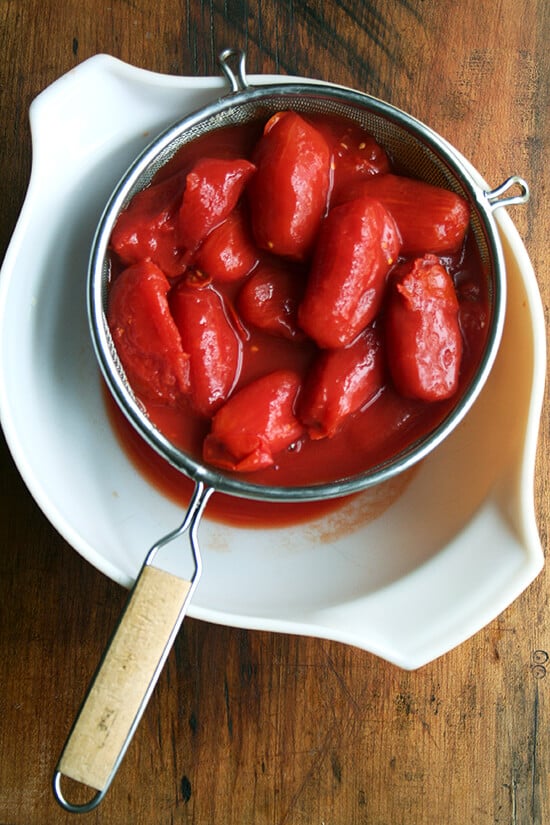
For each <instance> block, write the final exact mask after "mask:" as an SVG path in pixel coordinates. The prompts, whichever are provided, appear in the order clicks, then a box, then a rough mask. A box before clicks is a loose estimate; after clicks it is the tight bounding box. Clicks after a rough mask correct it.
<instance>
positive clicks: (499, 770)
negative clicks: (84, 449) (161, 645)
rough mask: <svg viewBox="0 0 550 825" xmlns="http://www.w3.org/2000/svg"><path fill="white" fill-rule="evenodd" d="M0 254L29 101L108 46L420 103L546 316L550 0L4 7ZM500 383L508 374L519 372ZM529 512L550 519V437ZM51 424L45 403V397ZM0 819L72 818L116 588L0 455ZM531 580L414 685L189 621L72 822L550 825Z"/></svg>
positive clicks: (352, 663) (389, 669)
mask: <svg viewBox="0 0 550 825" xmlns="http://www.w3.org/2000/svg"><path fill="white" fill-rule="evenodd" d="M0 6H1V13H0V17H1V22H0V53H1V54H2V60H1V63H0V112H1V116H2V120H1V124H0V135H1V138H0V147H1V149H0V204H1V214H2V220H1V223H0V252H1V253H2V255H3V253H4V251H5V249H6V247H7V245H8V243H9V240H10V236H11V233H12V231H13V228H14V226H15V223H16V220H17V217H18V213H19V210H20V208H21V205H22V202H23V198H24V195H25V191H26V186H27V182H28V178H29V174H30V166H31V146H30V134H29V125H28V117H27V113H28V107H29V104H30V102H31V100H32V99H33V98H34V97H35V96H36V95H37V94H38V93H39V92H40V91H42V90H43V89H44V88H45V87H46V86H48V85H49V84H50V83H51V82H52V81H53V80H55V79H56V78H57V77H58V76H60V75H62V74H64V73H65V72H67V71H68V70H70V69H71V68H72V67H74V66H76V65H77V64H78V63H80V62H81V61H82V60H85V59H86V58H88V57H90V56H91V55H94V54H96V53H99V52H105V53H109V54H112V55H114V56H116V57H119V58H121V59H122V60H124V61H127V62H129V63H132V64H135V65H137V66H140V67H144V68H147V69H151V70H153V71H156V72H163V73H169V74H184V75H211V74H217V73H218V69H217V65H216V56H217V54H218V53H219V51H221V49H222V48H224V47H226V46H228V45H231V46H241V47H243V48H244V49H245V50H246V51H247V54H248V67H249V70H250V71H252V72H262V71H265V72H282V73H287V74H298V75H306V76H311V77H317V78H322V79H326V80H331V81H335V82H338V83H342V84H346V85H349V86H353V87H356V88H359V89H363V90H366V91H369V92H371V93H373V94H374V95H376V96H378V97H382V98H384V99H387V100H389V101H390V102H392V103H394V104H395V105H397V106H399V107H401V108H403V109H405V110H406V111H409V112H411V113H414V114H415V115H416V116H417V117H419V118H420V119H421V120H423V121H425V122H426V123H428V124H429V125H430V126H432V127H433V128H434V129H435V130H436V131H438V132H440V133H441V134H442V135H444V136H445V137H446V138H447V139H449V140H450V141H451V142H452V143H454V145H455V146H456V147H457V148H458V149H459V150H461V151H462V152H463V153H464V154H465V155H466V156H467V157H468V158H469V159H470V160H471V161H472V162H473V164H474V165H475V166H476V167H477V168H478V169H479V170H480V172H481V173H482V174H483V176H484V177H485V179H486V180H488V181H489V182H490V183H491V184H492V185H497V184H498V183H500V182H501V181H502V180H504V178H505V177H507V176H508V174H510V173H512V172H514V173H518V174H521V175H522V176H524V177H525V178H526V179H527V180H528V181H529V182H530V183H531V186H532V197H531V201H530V203H529V205H528V206H527V207H519V208H515V209H514V211H513V218H514V221H515V223H516V226H517V227H518V229H519V231H520V233H521V236H522V238H523V240H524V242H525V244H526V247H527V249H528V252H529V255H530V257H531V260H532V262H533V265H534V268H535V271H536V273H537V277H538V281H539V285H540V290H541V294H542V298H543V303H544V307H545V312H546V317H548V308H549V302H550V270H549V266H548V227H549V219H550V207H549V200H548V183H549V178H548V174H547V169H548V156H549V154H548V152H549V144H548V135H549V119H548V111H549V108H550V98H549V77H550V57H549V50H548V41H549V38H550V5H549V4H548V3H547V2H546V0H500V2H496V0H495V2H487V3H482V2H479V0H461V2H456V0H452V2H451V0H440V2H422V0H406V1H405V0H403V2H391V0H390V2H387V0H372V2H366V1H364V0H338V2H332V0H304V2H303V3H299V2H294V1H293V0H264V1H263V2H257V3H256V2H254V1H253V0H250V2H243V0H224V1H223V2H222V1H221V0H209V2H202V1H201V0H193V2H187V3H183V2H181V3H178V2H176V0H164V2H161V3H151V2H148V0H131V2H130V0H111V2H109V3H107V2H106V3H100V2H98V1H97V0H79V2H76V0H65V2H64V3H60V2H59V0H2V3H1V4H0ZM511 382H512V386H513V376H511ZM548 409H549V408H548V404H547V403H546V406H545V410H544V415H543V420H542V425H541V432H540V438H539V449H538V460H537V467H536V479H535V491H534V495H535V506H536V515H537V520H538V526H539V530H540V535H541V538H542V542H543V545H544V546H545V548H547V547H548V535H549V526H550V518H549V517H550V508H549V506H548V505H549V477H550V458H549V456H550V442H549V436H550V430H549V417H548ZM36 412H37V415H39V414H40V400H39V399H37V400H36ZM1 449H2V453H1V461H2V475H1V484H2V494H1V499H0V501H1V506H2V519H1V521H0V529H1V544H0V546H1V548H2V549H1V560H0V616H1V622H0V656H1V664H0V825H55V823H65V822H69V821H70V820H71V819H74V816H73V815H71V814H67V813H65V812H63V811H61V810H60V809H59V807H58V806H57V805H56V803H55V801H54V799H53V795H52V791H51V785H50V783H51V775H52V771H53V768H54V766H55V764H56V761H57V758H58V755H59V752H60V749H61V747H62V745H63V742H64V740H65V737H66V734H67V731H68V728H69V726H70V723H71V721H72V718H73V715H74V713H75V711H76V708H77V706H78V704H79V702H80V699H81V697H82V695H83V691H84V689H85V687H86V686H87V683H88V680H89V678H90V675H91V673H92V671H93V669H94V668H95V665H96V663H97V661H98V659H99V657H100V654H101V652H102V650H103V647H104V644H105V642H106V640H107V638H108V636H109V634H110V632H111V630H112V628H113V625H114V623H115V621H116V618H117V616H118V614H119V612H120V609H121V607H122V605H123V602H124V599H125V596H126V593H125V592H124V591H123V589H122V588H121V587H120V586H118V585H116V584H114V583H113V582H111V581H110V580H108V579H107V578H105V577H104V576H103V575H101V574H100V573H99V572H97V571H96V570H95V569H93V568H92V567H91V566H90V565H89V564H88V563H87V562H85V561H84V560H82V559H81V558H80V556H78V554H77V553H76V552H75V551H74V550H73V549H72V548H71V547H70V546H68V545H67V544H66V543H65V542H64V541H63V540H62V539H61V538H60V537H59V535H58V534H57V533H56V531H55V530H54V528H53V527H52V526H51V525H50V524H49V523H48V521H47V520H46V519H45V517H44V516H43V514H42V513H41V512H40V510H39V509H38V507H37V505H36V504H35V502H34V501H33V499H32V498H31V496H30V495H29V493H28V491H27V489H26V488H25V486H24V484H23V482H22V481H21V479H20V477H19V474H18V472H17V470H16V469H15V467H14V464H13V462H12V459H11V457H10V455H9V452H8V450H7V448H6V446H5V444H4V443H3V444H2V448H1ZM548 593H549V580H548V573H547V572H546V571H543V573H542V574H541V575H540V576H539V577H538V578H537V579H536V580H535V582H534V583H533V584H532V585H531V586H530V587H529V588H528V589H527V590H526V591H525V592H524V593H523V594H522V595H521V596H520V597H519V598H518V599H517V601H516V602H515V603H514V604H513V605H512V606H510V607H509V608H508V609H507V610H506V611H505V612H504V613H503V614H502V615H501V616H500V617H499V618H498V619H496V620H495V621H493V622H492V623H491V624H490V625H489V626H488V627H486V628H485V629H484V630H482V631H481V632H479V633H477V635H476V636H475V637H474V638H472V639H470V640H469V641H467V642H465V643H464V644H462V645H461V646H460V647H459V648H458V649H455V650H453V651H451V652H450V653H448V654H446V655H444V656H442V657H441V658H439V659H438V660H436V661H434V662H433V663H431V664H429V665H426V666H424V667H422V668H421V669H419V670H418V671H415V672H406V671H405V672H404V671H401V670H399V669H398V668H396V667H395V666H392V665H390V664H388V663H386V662H384V661H381V660H380V659H377V658H376V657H374V656H373V655H370V654H368V653H365V652H363V651H360V650H357V649H353V648H350V647H346V646H344V645H342V644H339V643H335V642H328V641H322V640H317V639H309V638H294V637H290V636H285V635H280V634H269V633H264V632H252V631H244V630H236V629H232V628H227V627H218V626H214V625H209V624H207V623H204V622H199V621H196V620H192V619H189V620H187V621H186V622H185V623H184V627H183V629H182V631H181V633H180V634H179V637H178V639H177V642H176V645H175V649H174V650H173V651H172V654H171V655H170V658H169V661H168V664H167V667H166V669H165V671H164V672H163V674H162V675H161V678H160V681H159V684H158V686H157V689H156V691H155V693H154V695H153V697H152V699H151V702H150V704H149V706H148V708H147V711H146V713H145V717H144V719H143V721H142V724H141V726H140V727H139V729H138V732H137V734H136V736H135V739H134V741H133V742H132V745H131V746H130V749H129V751H128V753H127V755H126V758H125V760H124V762H123V764H122V766H121V768H120V770H119V773H118V776H117V778H116V779H115V782H114V784H113V786H112V788H111V790H110V791H109V793H108V795H107V797H106V799H105V800H104V802H103V803H102V805H101V806H100V808H98V809H97V810H96V811H94V812H92V813H89V814H87V815H85V817H84V819H85V821H89V822H101V823H109V825H110V824H111V823H113V825H117V824H118V823H121V824H124V825H130V824H132V825H153V823H154V825H169V823H194V825H215V823H224V825H231V824H232V823H234V824H235V825H236V823H239V825H243V824H244V825H252V823H254V825H267V823H279V824H280V825H283V823H284V824H285V825H322V824H323V823H325V825H351V824H352V823H365V824H366V823H368V824H369V825H421V824H423V823H430V824H431V823H437V825H442V824H443V823H445V825H466V824H467V823H472V825H489V823H491V824H492V823H501V824H502V825H528V824H529V825H535V823H537V825H540V824H542V823H548V822H550V783H549V772H550V740H549V723H550V696H549V690H550V672H549V673H548V676H547V672H546V667H548V668H549V670H550V664H548V665H547V664H546V663H547V660H548V655H547V654H546V652H545V651H549V652H550V603H549V599H548Z"/></svg>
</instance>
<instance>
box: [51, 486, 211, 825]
mask: <svg viewBox="0 0 550 825" xmlns="http://www.w3.org/2000/svg"><path fill="white" fill-rule="evenodd" d="M212 492H213V490H212V488H209V487H205V485H204V484H203V483H202V482H197V484H196V487H195V491H194V494H193V498H192V500H191V503H190V504H189V507H188V510H187V513H186V514H185V518H184V520H183V522H182V524H181V525H180V526H179V527H178V528H177V529H176V530H174V531H172V532H171V533H169V534H168V535H167V536H165V537H164V538H163V539H161V540H160V541H159V542H158V543H157V544H155V545H154V546H153V547H152V548H151V550H150V551H149V553H148V554H147V557H146V559H145V562H144V564H143V566H142V568H141V571H140V573H139V576H138V578H137V580H136V583H135V585H134V587H133V589H132V592H131V594H130V597H129V599H128V602H127V604H126V607H125V609H124V611H123V613H122V615H121V617H120V620H119V623H118V627H117V628H116V630H115V632H114V634H113V636H112V637H111V640H110V642H109V645H108V647H107V649H106V651H105V653H104V655H103V659H102V661H101V663H100V665H99V668H98V669H97V672H96V674H95V676H94V678H93V680H92V682H91V684H90V687H89V689H88V693H87V695H86V697H85V700H84V702H83V704H82V707H81V709H80V711H79V713H78V716H77V718H76V721H75V723H74V725H73V728H72V730H71V732H70V734H69V737H68V739H67V742H66V743H65V747H64V749H63V752H62V754H61V757H60V759H59V762H58V764H57V767H56V770H55V773H54V777H53V790H54V795H55V797H56V799H57V801H58V802H59V804H60V805H61V807H63V808H64V809H65V810H67V811H70V812H71V813H85V812H88V811H91V810H93V808H95V807H96V806H97V805H99V803H100V802H101V800H102V799H103V797H104V796H105V793H106V792H107V790H108V788H109V786H110V784H111V782H112V780H113V778H114V776H115V774H116V771H117V769H118V767H119V765H120V763H121V761H122V758H123V756H124V754H125V752H126V749H127V747H128V745H129V744H130V741H131V739H132V736H133V734H134V732H135V730H136V728H137V726H138V723H139V721H140V719H141V716H142V714H143V712H144V710H145V708H146V706H147V702H148V701H149V698H150V696H151V694H152V692H153V689H154V687H155V684H156V682H157V679H158V677H159V675H160V672H161V670H162V667H163V665H164V663H165V661H166V659H167V657H168V654H169V652H170V650H171V648H172V645H173V642H174V640H175V638H176V635H177V632H178V630H179V628H180V626H181V623H182V621H183V618H184V616H185V613H186V608H187V605H188V603H189V600H190V598H191V595H192V593H193V590H194V589H195V587H196V585H197V583H198V580H199V578H200V574H201V570H202V563H201V558H200V550H199V545H198V540H197V529H198V524H199V521H200V517H201V515H202V512H203V509H204V506H205V504H206V502H207V500H208V498H209V496H210V494H211V493H212ZM184 533H188V537H189V543H190V546H191V550H192V554H193V561H194V566H195V569H194V573H193V575H192V577H191V578H190V580H187V579H183V578H180V577H179V576H175V575H173V574H171V573H168V572H166V571H164V570H162V569H161V568H159V567H157V566H155V565H154V564H153V561H154V560H155V558H156V556H157V554H158V552H159V550H160V549H161V548H162V547H164V546H165V545H166V544H168V543H169V542H171V541H173V540H174V539H176V538H179V537H180V536H182V535H183V534H184ZM63 776H65V777H68V778H69V779H73V780H75V781H76V782H80V783H82V784H83V785H86V786H87V787H88V788H91V789H93V790H95V791H96V792H97V793H96V794H95V795H94V796H93V798H92V799H91V800H89V801H88V802H85V803H83V804H80V803H71V802H69V801H68V800H67V799H66V798H65V796H64V794H63V791H62V789H61V778H62V777H63Z"/></svg>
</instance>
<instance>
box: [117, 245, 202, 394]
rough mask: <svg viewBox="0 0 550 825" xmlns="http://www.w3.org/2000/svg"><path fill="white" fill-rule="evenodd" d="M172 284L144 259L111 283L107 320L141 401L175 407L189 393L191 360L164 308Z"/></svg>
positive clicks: (168, 311) (130, 380) (171, 319)
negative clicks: (174, 404) (146, 400)
mask: <svg viewBox="0 0 550 825" xmlns="http://www.w3.org/2000/svg"><path fill="white" fill-rule="evenodd" d="M169 289H170V283H169V281H168V279H167V278H166V276H165V275H164V273H163V272H162V271H161V270H160V269H159V268H158V266H156V265H155V264H153V263H151V262H148V261H143V262H141V263H137V264H134V265H133V266H130V267H128V268H127V269H125V270H124V271H123V272H121V273H120V275H118V276H117V277H116V279H115V280H114V282H113V284H112V286H111V291H110V294H109V307H108V312H107V320H108V324H109V328H110V331H111V335H112V338H113V342H114V344H115V347H116V350H117V353H118V356H119V358H120V361H121V363H122V366H123V367H124V370H125V372H126V377H127V379H128V382H129V384H130V386H131V387H132V388H133V390H134V391H135V392H136V393H137V394H138V395H141V396H143V397H144V398H145V399H148V400H150V401H154V402H162V403H167V404H173V403H175V402H176V401H178V399H180V398H181V396H182V395H185V394H187V392H188V391H189V356H188V354H187V353H186V352H185V351H184V349H183V346H182V342H181V338H180V334H179V332H178V330H177V327H176V325H175V323H174V319H173V318H172V314H171V312H170V307H169V304H168V297H167V296H168V291H169Z"/></svg>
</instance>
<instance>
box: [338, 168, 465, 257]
mask: <svg viewBox="0 0 550 825" xmlns="http://www.w3.org/2000/svg"><path fill="white" fill-rule="evenodd" d="M357 194H362V195H370V196H371V197H373V198H377V200H379V201H380V203H382V204H383V205H384V206H385V207H386V209H387V210H388V212H390V213H391V215H392V217H393V219H394V220H395V222H396V224H397V227H398V229H399V233H400V235H401V253H402V254H403V255H411V256H412V255H423V254H424V253H425V252H433V253H435V254H437V255H447V254H452V253H454V252H457V251H458V249H459V248H460V247H461V246H462V244H463V243H464V237H465V235H466V230H467V229H468V223H469V220H470V208H469V206H468V204H467V202H466V201H465V200H463V198H461V197H459V196H458V195H456V194H455V193H454V192H450V191H449V190H447V189H443V188H441V187H440V186H432V185H431V184H429V183H425V182H424V181H421V180H414V179H413V178H407V177H404V176H403V175H375V176H374V177H371V178H369V179H368V180H364V181H362V182H361V183H360V184H358V185H357V187H356V188H355V189H353V190H352V195H357Z"/></svg>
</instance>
